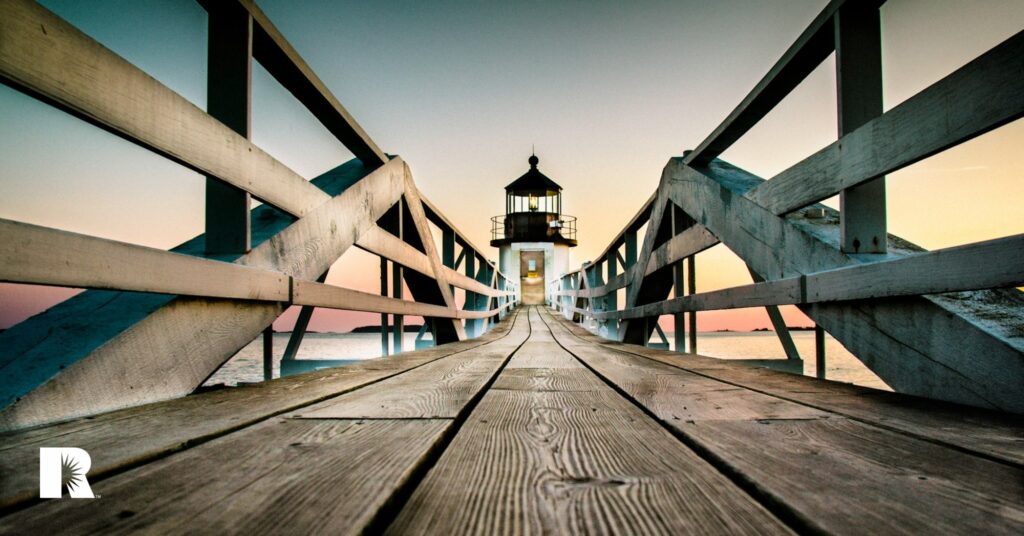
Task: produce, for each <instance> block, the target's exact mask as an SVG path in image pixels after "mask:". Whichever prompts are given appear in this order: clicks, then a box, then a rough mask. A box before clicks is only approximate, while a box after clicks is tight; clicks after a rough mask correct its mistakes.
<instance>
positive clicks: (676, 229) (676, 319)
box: [670, 204, 686, 352]
mask: <svg viewBox="0 0 1024 536" xmlns="http://www.w3.org/2000/svg"><path fill="white" fill-rule="evenodd" d="M681 212H682V211H681V210H680V209H679V207H676V206H675V205H674V204H673V205H672V207H671V212H670V214H671V217H672V236H673V237H674V236H676V235H677V234H679V233H681V232H682V231H683V229H681V228H680V227H682V223H683V222H682V221H680V220H681V219H682V218H680V217H679V216H680V213H681ZM672 288H673V289H674V290H673V295H674V297H676V298H682V297H683V296H684V295H685V294H686V289H685V288H684V287H683V261H679V262H677V263H675V264H673V265H672ZM672 322H673V324H672V325H673V329H674V331H675V332H674V333H673V336H672V338H673V339H674V341H673V342H674V343H675V347H676V352H682V351H683V350H685V349H686V317H685V313H676V314H674V315H672Z"/></svg>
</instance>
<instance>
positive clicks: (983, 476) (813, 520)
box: [548, 315, 1024, 534]
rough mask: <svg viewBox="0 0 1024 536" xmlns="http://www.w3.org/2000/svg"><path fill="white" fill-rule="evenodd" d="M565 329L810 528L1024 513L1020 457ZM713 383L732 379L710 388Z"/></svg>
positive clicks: (908, 527)
mask: <svg viewBox="0 0 1024 536" xmlns="http://www.w3.org/2000/svg"><path fill="white" fill-rule="evenodd" d="M548 318H550V321H551V322H556V321H555V320H554V318H553V317H550V315H548ZM559 327H560V328H561V330H559V329H558V328H559ZM565 329H566V328H565V325H564V323H559V326H557V327H556V328H555V337H556V339H559V340H560V341H561V340H565V342H566V343H567V344H568V346H567V348H568V350H569V351H570V352H572V353H574V354H576V355H577V357H579V358H581V359H582V360H583V361H584V362H585V363H587V364H588V365H590V366H591V367H592V368H593V370H594V371H595V372H596V373H598V374H599V375H601V376H602V377H604V378H605V379H606V380H607V381H610V382H611V383H613V384H615V385H617V386H618V387H619V388H620V389H622V390H623V391H624V392H625V393H627V394H628V395H629V396H630V398H631V399H632V400H634V401H635V402H637V403H639V404H641V405H642V406H643V407H645V408H647V410H649V411H650V412H651V413H652V414H654V415H655V416H657V417H658V419H659V420H660V421H661V422H663V423H664V424H666V425H668V426H671V427H672V428H674V429H675V430H677V431H678V432H679V433H681V434H683V435H684V436H686V437H687V438H689V439H690V440H692V441H694V442H695V443H697V444H698V445H699V447H700V448H701V449H702V450H703V451H705V452H707V453H708V455H709V456H711V457H713V458H714V459H717V460H721V461H722V462H723V463H724V464H726V465H727V466H728V467H729V468H730V470H731V471H734V472H736V473H738V474H742V475H743V478H744V479H745V480H748V481H751V482H753V484H754V485H755V486H756V488H757V489H758V493H759V494H764V495H766V496H770V497H772V499H773V500H776V501H780V502H782V503H784V504H785V507H786V508H787V509H788V510H790V511H792V512H793V513H794V514H795V516H796V517H797V518H798V519H800V520H801V522H802V523H803V524H805V525H806V526H807V527H809V528H811V530H818V531H824V532H829V533H850V534H857V533H862V532H863V531H865V530H870V531H882V532H891V531H907V532H929V531H934V530H944V529H946V528H948V527H952V526H955V527H957V528H958V530H971V529H973V530H984V531H986V532H989V531H993V530H994V531H995V532H1006V533H1014V532H1015V531H1016V530H1018V529H1019V527H1020V526H1021V524H1022V519H1024V518H1022V517H1021V514H1022V513H1024V485H1022V484H1021V483H1022V482H1024V469H1022V468H1021V467H1019V466H1018V467H1012V468H1011V467H1007V466H1005V465H1004V464H1001V463H996V462H993V461H990V460H985V459H982V458H980V457H977V456H973V455H970V454H967V453H964V452H961V451H959V450H956V449H952V448H949V446H948V445H945V446H940V445H936V444H934V443H932V442H928V441H922V440H920V439H918V438H915V437H911V436H909V435H906V434H901V433H895V432H891V431H886V430H881V429H879V428H877V427H874V426H868V425H866V424H864V423H861V422H856V421H853V420H848V419H844V418H841V417H839V416H838V415H835V414H831V413H828V412H824V411H820V410H817V409H813V408H810V407H808V406H805V405H802V404H798V403H794V402H791V401H788V400H784V399H782V398H777V397H774V396H769V395H766V394H762V393H759V392H755V391H752V390H748V389H746V388H741V387H738V386H732V385H728V384H725V383H722V382H719V381H716V380H713V379H710V378H707V377H699V376H696V375H693V376H687V375H681V374H664V372H665V369H666V367H663V366H659V364H658V363H654V362H652V361H648V360H646V359H640V360H639V361H638V362H635V363H632V365H633V366H632V367H625V366H623V365H622V364H621V363H622V362H621V360H619V359H614V358H612V359H609V358H608V356H606V355H604V354H607V353H610V352H611V350H610V349H608V348H600V347H597V346H596V345H594V344H592V343H587V342H584V341H583V340H581V339H576V338H574V337H571V336H570V335H568V333H567V332H566V331H565ZM634 360H636V358H635V357H634ZM684 361H685V360H684ZM735 367H736V366H735V365H733V368H735ZM669 368H670V367H669ZM694 383H696V384H697V385H696V388H694V385H693V384H694ZM702 383H703V384H704V385H701V384H702ZM673 384H675V385H673ZM713 384H718V385H719V386H722V387H724V388H725V389H722V388H719V389H713V388H710V389H709V388H707V387H710V385H713ZM809 459H810V460H813V461H809Z"/></svg>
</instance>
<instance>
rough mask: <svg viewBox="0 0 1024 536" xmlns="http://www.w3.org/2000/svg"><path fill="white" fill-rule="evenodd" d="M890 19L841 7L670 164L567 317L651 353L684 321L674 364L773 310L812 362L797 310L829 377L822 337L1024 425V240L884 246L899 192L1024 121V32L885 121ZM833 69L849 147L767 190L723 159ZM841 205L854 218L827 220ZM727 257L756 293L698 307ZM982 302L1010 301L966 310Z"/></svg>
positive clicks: (554, 287) (904, 385)
mask: <svg viewBox="0 0 1024 536" xmlns="http://www.w3.org/2000/svg"><path fill="white" fill-rule="evenodd" d="M880 4H881V2H870V1H868V2H862V1H852V0H851V1H841V0H835V1H833V2H831V3H830V4H829V5H828V6H827V7H826V8H825V9H824V10H823V11H822V12H821V13H820V14H819V15H818V17H817V18H815V19H814V21H813V22H812V23H811V25H810V26H809V27H808V28H807V29H806V30H805V31H804V32H803V34H801V35H800V37H799V38H798V39H797V40H796V42H795V43H794V44H793V45H792V46H791V47H790V48H789V50H787V51H786V53H785V54H783V56H782V58H781V59H780V60H779V61H778V62H777V63H776V64H775V65H774V66H773V67H772V68H771V70H770V71H769V72H768V74H767V75H766V76H765V77H764V78H763V79H762V80H761V81H760V82H759V83H758V84H757V85H756V86H755V87H754V89H753V90H752V91H751V92H750V94H749V95H747V97H746V98H745V99H744V100H743V102H742V103H740V105H739V106H737V107H736V109H735V110H734V111H733V112H732V113H731V114H730V115H729V116H728V118H726V120H725V121H724V122H723V123H722V124H721V125H720V126H719V127H718V128H717V129H715V131H714V132H713V133H712V134H711V135H710V136H708V138H707V139H706V140H704V141H703V142H702V143H701V144H700V145H699V146H698V148H697V149H696V150H694V151H688V152H687V153H685V154H684V155H683V156H682V157H677V158H672V159H671V160H670V161H669V162H668V164H667V165H666V166H665V168H664V171H663V174H662V178H661V181H660V184H659V186H658V189H657V191H656V192H655V193H654V195H652V196H651V198H650V199H649V200H648V201H647V202H646V203H645V204H644V205H643V207H641V209H640V211H639V212H638V213H637V215H636V216H635V217H634V218H633V219H632V220H631V221H630V222H629V223H628V224H627V225H626V226H625V228H624V229H623V230H622V231H621V232H620V233H619V234H618V235H617V236H616V237H615V238H614V239H613V240H612V241H611V243H610V244H609V246H608V247H607V248H606V249H605V251H604V252H602V253H601V255H599V256H598V257H597V258H596V259H595V260H594V262H593V263H587V264H585V265H584V266H583V267H581V268H580V269H579V270H576V271H573V272H570V273H567V274H564V275H563V276H562V277H561V278H560V279H559V280H558V281H555V282H552V283H551V288H550V289H549V292H550V295H551V296H552V297H553V299H552V305H553V306H555V307H556V308H558V309H560V310H561V311H563V312H564V313H565V315H566V316H567V317H570V318H575V319H576V320H577V321H587V322H588V323H596V325H591V327H592V328H595V329H597V330H598V331H600V332H601V333H602V334H603V335H605V336H607V337H610V338H616V339H618V340H622V341H624V342H629V343H635V344H648V341H649V339H650V337H651V335H652V334H653V333H654V332H657V333H659V334H660V335H661V337H662V340H663V342H664V343H667V339H665V335H664V333H663V332H661V328H660V327H659V326H658V324H657V320H658V317H659V316H660V315H665V314H672V315H674V322H675V333H676V335H675V337H676V339H675V344H676V348H677V349H678V350H680V351H681V350H682V349H683V348H684V347H686V346H687V345H686V338H687V337H686V334H687V332H689V351H690V352H696V344H697V337H696V313H697V312H698V311H708V310H719V309H732V308H741V307H761V306H763V307H766V308H767V309H768V313H769V318H770V319H771V321H772V324H773V326H774V328H775V331H776V332H777V334H778V335H779V337H780V339H781V342H782V344H783V347H784V349H785V351H786V353H787V356H788V357H790V358H793V359H799V358H800V356H799V354H798V352H797V351H796V347H795V345H794V344H793V341H792V339H791V338H790V336H789V333H788V331H787V329H786V326H785V323H784V322H783V319H782V316H781V314H780V313H779V311H778V309H777V306H778V305H784V304H793V305H797V306H799V308H800V309H801V310H802V311H803V312H804V313H806V314H807V315H808V316H810V317H811V318H812V319H814V320H815V321H816V322H817V324H818V343H819V344H818V355H817V356H816V357H817V359H818V361H819V367H818V370H819V375H821V373H822V372H823V371H824V366H823V365H824V354H823V335H824V332H823V330H824V331H827V332H828V333H830V334H832V335H833V336H834V337H835V338H836V339H838V340H839V341H840V342H841V343H842V344H843V345H844V346H846V347H847V348H848V349H849V350H850V351H851V352H852V353H853V354H855V355H856V356H857V357H858V358H860V359H861V360H862V361H863V362H864V363H865V364H867V365H868V367H869V368H871V369H872V370H873V371H874V372H875V373H876V374H878V375H879V376H880V377H881V378H882V379H883V380H884V381H886V382H887V383H889V385H891V386H892V387H893V388H895V389H896V390H897V391H902V392H907V393H912V394H918V395H922V396H928V397H931V398H939V399H945V400H952V401H956V402H962V403H968V404H974V405H978V406H984V407H994V408H999V409H1004V410H1009V411H1016V412H1024V391H1022V390H1021V389H1020V386H1021V385H1024V339H1022V338H1021V336H1020V326H1021V325H1024V299H1022V298H1021V293H1020V292H1019V291H1018V290H1016V289H1014V288H1012V287H1015V286H1020V285H1022V284H1024V235H1014V236H1008V237H1005V238H1000V239H996V240H989V241H985V242H978V243H973V244H967V245H963V246H959V247H953V248H948V249H942V250H937V251H924V250H922V249H921V248H919V247H917V246H915V245H913V244H910V243H908V242H906V241H904V240H902V239H900V238H898V237H895V236H892V235H888V234H887V233H886V229H885V186H884V180H885V179H884V175H885V174H886V173H890V172H892V171H895V170H897V169H900V168H902V167H905V166H907V165H909V164H912V163H914V162H917V161H919V160H921V159H924V158H927V157H928V156H931V155H933V154H935V153H938V152H940V151H943V150H945V149H948V148H950V147H953V146H956V145H958V144H960V143H963V142H965V141H967V140H970V139H972V138H974V137H976V136H979V135H981V134H984V133H986V132H988V131H990V130H992V129H995V128H997V127H999V126H1001V125H1004V124H1006V123H1009V122H1011V121H1014V120H1016V119H1018V118H1020V117H1021V116H1022V115H1024V32H1022V33H1018V34H1016V35H1014V36H1013V37H1011V38H1009V39H1007V40H1006V41H1004V42H1003V43H1001V44H999V45H997V46H995V47H994V48H992V49H991V50H989V51H987V52H985V53H984V54H982V55H981V56H979V57H978V58H976V59H975V60H973V61H971V62H970V63H968V64H967V65H965V66H963V67H962V68H960V69H958V70H957V71H956V72H954V73H952V74H950V75H949V76H947V77H945V78H944V79H942V80H940V81H938V82H936V83H935V84H933V85H932V86H930V87H928V88H926V89H924V90H923V91H921V92H920V93H918V94H917V95H915V96H913V97H912V98H910V99H908V100H906V101H905V102H903V103H901V104H900V105H899V106H896V107H895V108H893V109H891V110H890V111H888V112H885V113H882V107H881V52H880V37H879V24H880V17H879V11H878V8H879V6H880ZM833 52H835V53H836V63H837V69H836V77H837V87H838V88H839V99H838V110H837V114H838V117H839V123H840V132H839V139H838V140H837V141H836V142H835V143H832V144H831V145H829V146H827V147H825V148H823V149H821V150H820V151H818V152H817V153H815V154H813V155H811V156H809V157H807V158H806V159H804V160H803V161H801V162H799V163H797V164H796V165H794V166H792V167H790V168H789V169H787V170H785V171H783V172H781V173H779V174H778V175H777V176H775V177H773V178H771V179H770V180H767V181H765V180H763V179H761V178H758V177H756V176H754V175H752V174H750V173H747V172H746V171H743V170H741V169H739V168H737V167H735V166H732V165H730V164H728V163H726V162H723V161H721V160H719V159H718V158H717V157H718V155H719V154H721V153H722V152H723V151H725V150H726V149H727V148H728V147H730V146H731V145H732V144H733V143H734V142H735V141H736V140H738V139H739V138H740V137H741V136H742V135H743V134H744V133H746V132H747V131H748V130H749V129H750V128H751V127H752V126H754V125H755V124H756V123H757V122H758V121H759V120H760V119H762V118H763V117H764V116H765V115H766V114H767V113H768V112H769V111H770V110H771V109H772V108H773V107H774V106H775V105H776V104H778V103H779V102H780V101H781V100H782V99H783V98H784V97H785V96H786V95H787V94H788V93H789V92H790V91H791V90H792V89H793V88H794V87H796V86H797V85H798V84H799V83H800V82H801V81H802V80H803V79H804V78H805V77H806V76H807V75H808V74H809V73H810V72H811V71H812V70H813V69H814V68H815V67H816V66H818V65H819V64H820V63H821V62H822V61H823V60H824V59H825V58H827V57H828V56H829V55H830V54H832V53H833ZM837 194H838V195H839V196H840V198H841V202H840V203H841V205H842V206H843V208H844V210H843V212H842V213H839V212H837V211H835V210H832V209H830V208H827V207H825V206H823V205H820V204H815V203H816V202H818V201H821V200H823V199H827V198H829V197H832V196H834V195H837ZM644 226H646V230H645V232H644V233H643V243H642V244H638V243H637V240H638V231H639V230H640V229H641V228H643V227H644ZM718 243H724V244H725V245H726V246H727V247H729V249H730V250H732V251H733V252H735V253H736V254H737V255H738V256H739V257H740V258H741V259H742V260H743V261H744V262H745V263H746V264H747V266H748V268H749V269H750V272H751V276H752V277H753V279H754V283H753V284H750V285H744V286H738V287H733V288H727V289H723V290H716V291H713V292H703V293H697V292H696V289H695V279H696V278H695V255H697V254H698V253H700V252H701V251H704V250H706V249H708V248H710V247H711V246H714V245H715V244H718ZM623 250H624V251H623ZM673 288H674V294H673V296H672V297H671V298H670V297H669V293H670V292H671V291H672V289H673ZM983 289H1002V290H989V291H985V292H965V291H978V290H983ZM620 290H621V291H623V294H624V297H625V300H624V302H622V303H620V299H619V296H618V293H619V291H620ZM947 293H957V294H947ZM686 315H688V316H689V318H688V319H687V318H685V316H686ZM687 320H688V321H687ZM665 346H667V344H665Z"/></svg>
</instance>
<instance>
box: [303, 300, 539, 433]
mask: <svg viewBox="0 0 1024 536" xmlns="http://www.w3.org/2000/svg"><path fill="white" fill-rule="evenodd" d="M528 322H529V320H528V319H527V315H525V314H524V315H521V316H520V318H518V319H517V320H516V321H515V323H516V325H514V326H513V328H512V330H511V332H510V333H509V335H508V336H507V337H504V338H502V339H501V340H499V341H496V342H493V343H491V344H488V345H484V346H479V347H477V348H473V349H472V350H468V351H466V352H462V353H459V354H456V355H452V356H449V357H446V358H444V359H439V360H437V361H434V362H432V363H429V364H427V365H424V366H422V367H419V368H417V369H415V370H411V371H409V372H406V373H404V374H400V375H397V376H394V377H391V378H388V379H387V380H384V381H382V382H378V383H376V384H374V385H370V386H368V387H365V388H363V389H359V390H357V391H353V392H351V393H348V394H345V395H342V396H340V397H336V398H332V399H330V400H325V401H323V402H320V403H318V404H315V405H313V406H310V407H308V408H303V409H302V410H300V411H298V412H295V413H294V414H293V415H292V416H294V417H296V418H299V417H301V418H305V419H363V418H365V419H433V418H455V417H457V416H458V415H459V413H461V412H462V410H463V409H464V408H465V407H466V404H468V403H469V401H470V400H472V399H473V398H474V397H475V396H477V393H479V392H480V390H481V389H483V388H484V386H485V385H487V383H488V382H490V381H491V379H492V378H494V375H495V374H497V372H498V370H500V368H501V366H502V365H503V364H504V363H505V362H506V361H507V360H508V357H509V356H510V355H511V354H512V353H513V352H515V351H516V348H518V347H519V345H520V344H522V343H523V342H524V341H525V340H526V337H527V336H528V335H529V331H528V329H525V328H526V326H525V324H527V323H528Z"/></svg>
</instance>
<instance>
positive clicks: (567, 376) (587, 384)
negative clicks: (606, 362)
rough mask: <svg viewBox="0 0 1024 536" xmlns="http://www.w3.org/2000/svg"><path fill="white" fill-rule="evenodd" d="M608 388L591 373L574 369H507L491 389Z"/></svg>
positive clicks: (580, 368) (591, 389) (578, 368)
mask: <svg viewBox="0 0 1024 536" xmlns="http://www.w3.org/2000/svg"><path fill="white" fill-rule="evenodd" d="M606 387H607V386H606V385H605V384H604V383H603V382H601V380H599V379H597V377H595V376H594V375H593V374H591V373H590V371H588V370H586V369H584V368H582V367H573V368H550V369H546V368H532V367H531V368H516V367H513V368H506V369H504V370H503V371H501V375H500V376H498V379H497V380H496V381H495V382H494V385H493V386H491V389H492V390H493V389H508V390H514V391H559V392H569V391H601V390H604V389H605V388H606Z"/></svg>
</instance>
